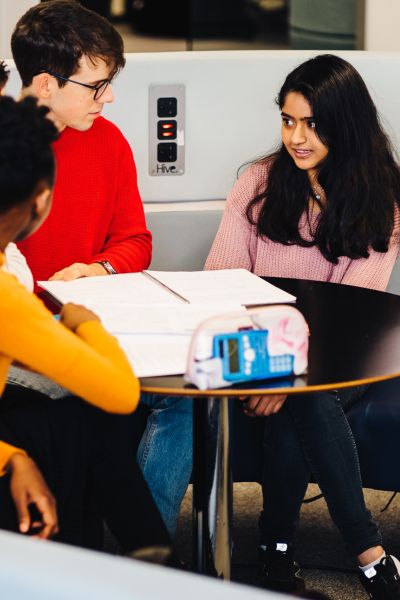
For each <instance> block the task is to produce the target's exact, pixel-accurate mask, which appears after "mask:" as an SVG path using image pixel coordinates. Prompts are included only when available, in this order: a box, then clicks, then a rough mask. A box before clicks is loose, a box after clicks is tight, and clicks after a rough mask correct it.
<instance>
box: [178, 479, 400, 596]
mask: <svg viewBox="0 0 400 600" xmlns="http://www.w3.org/2000/svg"><path fill="white" fill-rule="evenodd" d="M191 493H192V492H191V488H189V490H188V492H187V494H186V496H185V499H184V502H183V505H182V510H181V515H180V519H179V526H178V533H177V545H178V549H179V551H180V554H181V556H182V558H184V559H185V560H187V561H189V562H190V561H191V558H192V547H191V526H192V523H191V518H192V515H191V510H192V496H191ZM318 493H319V489H318V487H317V486H316V485H314V484H312V485H310V486H309V489H308V492H307V497H310V496H314V495H316V494H318ZM391 495H392V494H391V493H389V492H378V491H374V490H365V498H366V502H367V505H368V508H369V509H370V511H371V512H372V514H373V516H374V518H375V520H376V521H377V522H378V524H379V526H380V528H381V531H382V534H383V537H384V541H385V548H386V550H387V551H388V552H389V553H391V554H395V555H396V556H400V531H399V528H398V523H399V518H400V495H398V496H396V497H395V499H394V500H393V502H392V503H391V505H390V506H389V508H388V509H387V510H386V511H385V512H381V510H382V509H383V508H384V507H385V505H386V504H387V502H388V500H389V499H390V497H391ZM261 504H262V499H261V491H260V486H259V485H258V484H256V483H239V484H235V486H234V555H233V579H234V580H235V581H239V582H242V583H246V584H248V585H255V586H258V585H259V573H258V565H257V540H258V535H257V519H258V515H259V512H260V509H261ZM296 557H297V560H298V561H299V563H300V565H301V566H302V570H303V575H304V577H305V580H306V586H307V590H311V589H318V590H320V591H322V592H324V593H325V594H326V595H327V596H328V597H329V598H331V600H366V598H367V596H366V594H365V592H364V591H363V589H362V588H361V586H360V584H359V582H358V577H357V566H356V564H355V562H354V560H352V559H351V558H350V557H349V556H348V555H347V554H346V551H345V549H344V547H343V543H342V541H341V538H340V536H339V534H338V532H337V530H336V528H335V526H334V525H333V524H332V522H331V520H330V517H329V514H328V511H327V508H326V504H325V501H324V500H323V499H321V500H317V501H315V502H313V503H311V504H304V505H303V508H302V514H301V523H300V528H299V532H298V535H297V539H296Z"/></svg>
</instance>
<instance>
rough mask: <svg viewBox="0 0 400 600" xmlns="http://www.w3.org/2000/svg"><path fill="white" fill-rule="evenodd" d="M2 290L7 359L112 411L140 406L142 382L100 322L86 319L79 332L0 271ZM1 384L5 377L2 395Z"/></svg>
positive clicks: (0, 321) (3, 355)
mask: <svg viewBox="0 0 400 600" xmlns="http://www.w3.org/2000/svg"><path fill="white" fill-rule="evenodd" d="M0 289H1V294H0V330H1V336H0V361H1V360H2V361H3V364H4V361H6V360H7V359H8V361H9V362H11V361H12V360H16V361H18V362H20V363H21V364H23V365H25V366H26V367H28V368H29V369H31V370H33V371H37V372H38V373H41V374H42V375H46V376H47V377H49V378H50V379H52V380H54V381H55V382H56V383H58V384H59V385H61V386H63V387H65V388H67V389H68V390H70V392H71V393H72V394H75V395H77V396H80V397H82V398H83V399H85V400H86V401H87V402H90V403H91V404H94V405H95V406H98V407H99V408H102V409H103V410H106V411H108V412H114V413H129V412H132V411H133V410H134V409H135V408H136V406H137V404H138V402H139V393H140V392H139V382H138V380H137V378H136V377H135V375H134V373H133V371H132V369H131V367H130V364H129V363H128V360H127V359H126V357H125V354H124V352H123V351H122V349H121V348H120V346H119V344H118V342H117V340H116V339H115V338H113V337H112V336H111V335H109V334H108V333H107V332H106V331H105V330H104V328H103V327H102V325H101V324H100V323H99V322H98V321H88V322H87V323H83V324H82V325H80V326H79V327H78V330H77V333H76V334H75V333H72V332H71V331H70V330H68V329H67V328H66V327H64V326H63V325H61V324H60V323H59V322H57V321H56V320H55V319H54V317H53V316H52V314H51V313H50V312H49V311H48V310H47V309H46V308H45V306H44V305H43V303H42V302H41V301H40V300H39V299H38V298H36V297H35V296H34V295H33V294H30V293H29V292H27V291H26V290H25V288H24V287H23V286H21V285H20V284H19V283H18V282H17V280H16V279H15V277H13V276H11V275H9V274H7V273H1V272H0ZM0 366H1V365H0ZM1 372H3V373H4V369H3V370H2V369H0V373H1ZM3 379H4V375H3ZM3 387H4V380H3V381H0V394H1V391H2V389H3Z"/></svg>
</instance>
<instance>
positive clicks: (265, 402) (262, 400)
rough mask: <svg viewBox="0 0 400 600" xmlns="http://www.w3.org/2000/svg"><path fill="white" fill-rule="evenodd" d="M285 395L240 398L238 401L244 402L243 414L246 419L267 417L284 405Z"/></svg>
mask: <svg viewBox="0 0 400 600" xmlns="http://www.w3.org/2000/svg"><path fill="white" fill-rule="evenodd" d="M286 397H287V396H286V395H285V394H273V395H271V396H241V397H240V398H239V400H241V401H242V402H244V406H243V412H244V414H245V415H247V416H248V417H268V416H269V415H274V414H275V413H277V412H278V411H280V409H281V408H282V406H283V405H284V403H285V400H286Z"/></svg>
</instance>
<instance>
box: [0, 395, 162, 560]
mask: <svg viewBox="0 0 400 600" xmlns="http://www.w3.org/2000/svg"><path fill="white" fill-rule="evenodd" d="M141 430H142V423H140V414H139V415H136V413H134V414H132V415H113V414H109V413H105V412H103V411H101V410H100V409H97V408H95V407H93V406H90V405H89V404H87V403H86V402H84V401H82V400H80V399H79V398H76V397H74V396H68V397H66V398H62V399H60V400H52V399H50V398H48V397H47V396H44V395H43V394H40V393H38V392H35V391H33V390H30V389H27V388H23V387H21V386H16V385H7V386H6V388H5V391H4V393H3V395H2V397H1V399H0V439H1V440H3V441H5V442H8V443H10V444H13V445H15V446H17V447H20V448H23V449H24V450H26V452H27V453H28V455H29V456H30V457H31V458H33V460H34V461H35V462H36V464H37V465H38V467H39V468H40V470H41V472H42V474H43V476H44V478H45V480H46V482H47V484H48V486H49V487H50V489H51V491H52V493H53V494H54V496H55V498H56V501H57V511H58V517H59V525H60V532H59V534H58V535H57V536H56V537H55V538H54V539H56V540H58V541H60V542H64V543H68V544H73V545H78V546H82V547H86V548H92V549H101V548H102V543H103V521H105V522H106V524H107V526H108V528H109V530H110V531H111V533H112V534H113V535H114V537H115V538H116V540H117V542H118V543H119V545H120V546H121V549H122V550H123V551H124V552H131V551H133V550H136V549H138V548H143V547H146V546H153V545H163V546H170V545H171V540H170V537H169V535H168V533H167V530H166V529H165V525H164V523H163V520H162V518H161V516H160V514H159V512H158V509H157V507H156V505H155V503H154V501H153V498H152V496H151V493H150V491H149V489H148V487H147V484H146V482H145V480H144V478H143V476H142V473H141V471H140V469H139V468H138V466H137V464H136V450H137V444H138V439H137V438H138V436H139V435H140V431H141ZM0 528H1V529H7V530H11V531H17V529H18V527H17V516H16V511H15V507H14V504H13V502H12V498H11V496H10V492H9V477H8V476H4V477H2V478H0Z"/></svg>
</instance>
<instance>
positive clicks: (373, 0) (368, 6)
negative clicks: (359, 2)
mask: <svg viewBox="0 0 400 600" xmlns="http://www.w3.org/2000/svg"><path fill="white" fill-rule="evenodd" d="M364 2H365V8H364V14H365V22H364V48H365V50H384V51H389V52H391V51H400V29H399V26H400V2H399V0H383V1H382V0H364Z"/></svg>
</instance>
